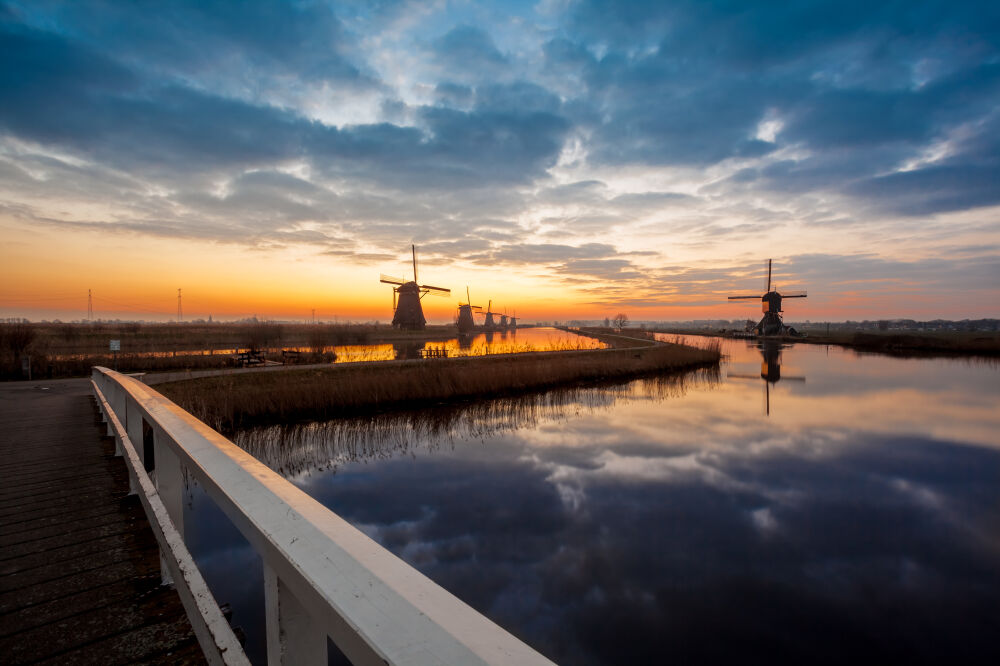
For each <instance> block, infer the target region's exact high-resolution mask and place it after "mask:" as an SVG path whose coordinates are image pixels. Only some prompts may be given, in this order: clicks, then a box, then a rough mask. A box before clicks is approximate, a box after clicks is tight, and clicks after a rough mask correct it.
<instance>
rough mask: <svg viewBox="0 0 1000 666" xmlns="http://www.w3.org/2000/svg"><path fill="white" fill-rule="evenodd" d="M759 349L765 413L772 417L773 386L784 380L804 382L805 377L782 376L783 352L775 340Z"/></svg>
mask: <svg viewBox="0 0 1000 666" xmlns="http://www.w3.org/2000/svg"><path fill="white" fill-rule="evenodd" d="M757 348H758V349H759V350H760V356H761V361H760V378H761V379H763V380H764V413H765V414H766V415H767V416H770V415H771V385H773V384H777V383H778V382H780V381H781V380H782V379H785V380H786V381H795V382H804V381H805V380H806V378H805V377H792V376H789V375H785V376H784V377H782V376H781V350H782V349H783V347H782V345H781V344H780V343H778V342H777V341H775V340H764V341H763V342H761V343H760V344H759V345H758V346H757ZM727 377H729V378H732V379H757V377H756V376H754V375H739V374H734V373H730V374H728V375H727Z"/></svg>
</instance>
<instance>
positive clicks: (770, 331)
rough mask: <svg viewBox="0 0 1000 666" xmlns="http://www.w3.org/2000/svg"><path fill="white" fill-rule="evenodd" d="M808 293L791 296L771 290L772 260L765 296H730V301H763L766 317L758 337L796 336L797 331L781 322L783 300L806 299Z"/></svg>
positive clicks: (768, 264)
mask: <svg viewBox="0 0 1000 666" xmlns="http://www.w3.org/2000/svg"><path fill="white" fill-rule="evenodd" d="M805 297H806V292H804V291H801V292H794V293H789V294H779V293H778V290H777V288H775V289H774V290H772V289H771V260H770V259H768V260H767V289H766V290H765V292H764V295H763V296H730V297H729V300H731V301H739V300H750V299H758V298H759V299H760V300H761V311H762V312H763V313H764V317H763V318H762V319H761V320H760V322H759V323H758V324H757V335H785V334H786V333H788V334H791V335H796V333H795V329H789V328H787V327H786V326H785V324H784V322H783V321H782V320H781V312H782V310H781V299H783V298H805Z"/></svg>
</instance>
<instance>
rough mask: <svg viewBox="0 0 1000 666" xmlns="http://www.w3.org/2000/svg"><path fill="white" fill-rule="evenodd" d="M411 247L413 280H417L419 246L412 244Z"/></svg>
mask: <svg viewBox="0 0 1000 666" xmlns="http://www.w3.org/2000/svg"><path fill="white" fill-rule="evenodd" d="M410 247H411V248H412V249H413V281H414V282H416V281H417V246H416V245H411V246H410Z"/></svg>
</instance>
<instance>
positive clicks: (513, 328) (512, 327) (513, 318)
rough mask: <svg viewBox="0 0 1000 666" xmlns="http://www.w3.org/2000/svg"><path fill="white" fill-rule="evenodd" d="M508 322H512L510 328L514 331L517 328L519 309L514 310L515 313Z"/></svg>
mask: <svg viewBox="0 0 1000 666" xmlns="http://www.w3.org/2000/svg"><path fill="white" fill-rule="evenodd" d="M507 323H508V324H510V329H511V330H512V331H516V330H517V310H514V314H512V315H511V316H510V321H508V322H507Z"/></svg>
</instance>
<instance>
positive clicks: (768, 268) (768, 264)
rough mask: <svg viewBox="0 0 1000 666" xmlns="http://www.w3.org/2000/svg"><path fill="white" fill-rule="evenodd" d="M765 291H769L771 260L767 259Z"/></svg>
mask: <svg viewBox="0 0 1000 666" xmlns="http://www.w3.org/2000/svg"><path fill="white" fill-rule="evenodd" d="M767 291H771V260H770V259H768V260H767Z"/></svg>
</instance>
